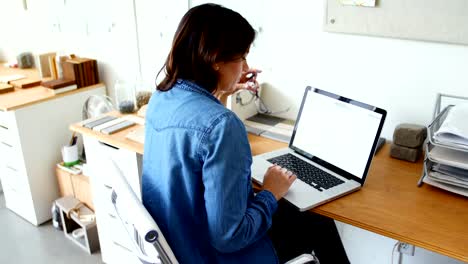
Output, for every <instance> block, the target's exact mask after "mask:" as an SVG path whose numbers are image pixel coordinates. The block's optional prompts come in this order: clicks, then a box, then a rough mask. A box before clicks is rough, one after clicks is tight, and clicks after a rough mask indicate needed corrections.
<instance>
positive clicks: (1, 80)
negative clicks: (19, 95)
mask: <svg viewBox="0 0 468 264" xmlns="http://www.w3.org/2000/svg"><path fill="white" fill-rule="evenodd" d="M23 78H26V76H24V75H22V74H12V75H4V76H0V83H10V82H11V81H16V80H20V79H23Z"/></svg>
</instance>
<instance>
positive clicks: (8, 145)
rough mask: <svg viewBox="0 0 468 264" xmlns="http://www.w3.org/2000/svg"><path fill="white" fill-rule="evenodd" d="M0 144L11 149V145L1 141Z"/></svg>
mask: <svg viewBox="0 0 468 264" xmlns="http://www.w3.org/2000/svg"><path fill="white" fill-rule="evenodd" d="M1 142H2V144H3V145H5V146H7V147H10V148H12V147H13V146H12V145H10V144H8V143H5V142H3V141H1Z"/></svg>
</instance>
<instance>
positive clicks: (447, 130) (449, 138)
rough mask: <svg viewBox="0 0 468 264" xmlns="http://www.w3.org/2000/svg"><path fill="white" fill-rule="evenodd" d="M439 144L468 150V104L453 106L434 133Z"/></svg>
mask: <svg viewBox="0 0 468 264" xmlns="http://www.w3.org/2000/svg"><path fill="white" fill-rule="evenodd" d="M434 140H435V142H437V143H441V144H448V145H457V146H459V147H461V148H466V149H468V104H459V105H456V106H453V107H452V108H451V109H450V111H449V113H448V114H447V117H446V118H445V120H444V122H443V123H442V125H441V126H440V128H439V129H438V130H437V131H436V132H435V133H434Z"/></svg>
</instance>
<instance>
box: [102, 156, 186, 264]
mask: <svg viewBox="0 0 468 264" xmlns="http://www.w3.org/2000/svg"><path fill="white" fill-rule="evenodd" d="M110 161H111V163H112V164H110V165H111V166H109V170H110V173H111V175H112V177H113V186H112V192H111V197H110V198H111V201H112V204H113V205H114V208H115V212H116V214H117V217H118V218H119V219H120V221H121V223H122V225H123V226H124V227H125V229H126V231H127V233H128V235H129V238H130V240H131V241H132V244H133V249H132V252H133V254H135V256H136V257H138V259H139V260H140V261H141V262H142V263H144V264H153V263H162V264H178V263H179V262H178V261H177V259H176V257H175V256H174V253H173V252H172V250H171V248H170V247H169V244H168V243H167V241H166V239H165V238H164V235H163V234H162V232H161V230H160V229H159V227H158V225H157V224H156V222H155V221H154V220H153V217H152V216H151V215H150V214H149V213H148V211H147V210H146V208H145V207H144V206H143V204H142V203H141V201H140V200H139V199H138V197H137V196H136V194H135V192H133V190H132V188H131V187H130V184H129V183H128V182H127V180H126V179H125V176H124V175H123V173H122V171H121V170H120V168H119V166H118V165H117V164H116V163H115V161H114V160H112V159H111V160H110Z"/></svg>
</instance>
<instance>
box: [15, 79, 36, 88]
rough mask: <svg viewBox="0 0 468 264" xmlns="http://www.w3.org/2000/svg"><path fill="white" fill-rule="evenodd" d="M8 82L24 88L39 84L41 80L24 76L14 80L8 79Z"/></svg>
mask: <svg viewBox="0 0 468 264" xmlns="http://www.w3.org/2000/svg"><path fill="white" fill-rule="evenodd" d="M10 84H11V85H13V86H14V87H17V88H21V89H24V88H31V87H36V86H39V85H41V80H37V79H29V78H24V79H19V80H15V81H10Z"/></svg>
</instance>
